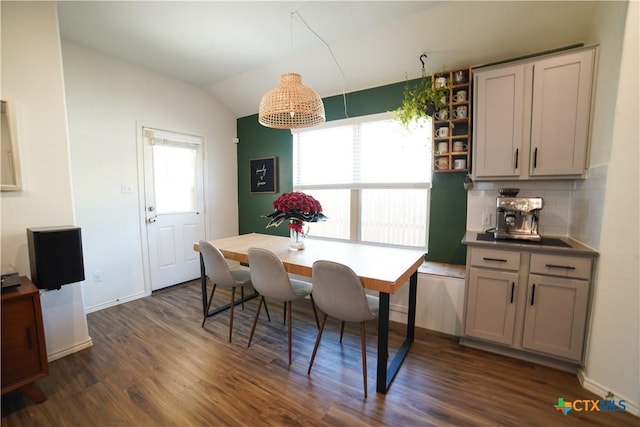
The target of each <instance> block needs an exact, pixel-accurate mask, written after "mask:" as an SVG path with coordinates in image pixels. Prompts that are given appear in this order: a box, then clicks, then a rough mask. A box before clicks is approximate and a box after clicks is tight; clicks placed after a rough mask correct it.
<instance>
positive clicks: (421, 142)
mask: <svg viewBox="0 0 640 427" xmlns="http://www.w3.org/2000/svg"><path fill="white" fill-rule="evenodd" d="M293 136H294V137H293V187H294V190H295V191H303V192H305V193H307V194H310V195H312V196H314V197H315V198H316V199H318V200H319V201H320V203H321V204H322V206H323V211H324V213H325V214H326V215H327V216H328V217H329V220H328V221H326V222H321V223H314V224H311V227H310V235H316V236H322V237H330V238H338V239H349V240H355V241H364V242H373V243H383V244H390V245H399V246H412V247H422V248H426V247H427V242H428V229H429V224H428V218H429V190H430V188H431V176H432V171H431V156H432V153H431V146H432V144H431V123H430V122H428V123H426V125H425V126H423V127H420V128H416V129H415V130H413V131H411V132H410V131H408V130H406V129H405V128H404V127H403V126H402V125H400V124H399V123H398V122H397V121H396V120H393V119H392V118H391V117H390V115H389V114H387V113H385V114H377V115H374V116H363V117H358V118H356V119H347V120H340V121H333V122H330V123H327V124H325V125H322V126H320V127H314V128H309V129H300V130H296V131H294V132H293Z"/></svg>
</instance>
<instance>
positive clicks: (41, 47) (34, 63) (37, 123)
mask: <svg viewBox="0 0 640 427" xmlns="http://www.w3.org/2000/svg"><path fill="white" fill-rule="evenodd" d="M1 31H2V94H1V96H2V98H3V99H13V100H14V101H15V102H16V108H17V113H18V114H17V116H18V117H17V118H18V132H19V133H18V136H19V141H18V142H19V149H20V156H21V165H22V174H23V184H24V189H23V191H21V192H17V193H2V196H1V197H2V199H1V201H2V263H10V264H13V265H14V266H15V267H16V268H17V269H18V271H19V272H20V274H21V275H26V276H30V268H29V255H28V249H27V235H26V229H27V228H29V227H39V226H51V225H74V224H76V221H75V215H74V206H73V191H72V185H71V176H70V174H69V170H70V168H69V144H68V135H67V116H66V109H65V98H64V83H63V76H62V63H61V56H60V39H59V36H58V20H57V16H56V5H55V3H53V2H46V3H21V2H3V3H2V28H1ZM41 303H42V314H43V318H44V328H45V337H46V345H47V354H48V356H49V359H50V360H53V359H57V358H59V357H62V356H64V355H66V354H68V353H72V352H74V351H77V350H78V349H80V348H84V347H87V346H90V345H91V339H90V338H89V335H88V331H87V322H86V317H85V314H84V307H83V300H82V287H81V285H80V284H69V285H65V286H63V287H62V289H60V290H55V291H48V292H44V293H42V295H41Z"/></svg>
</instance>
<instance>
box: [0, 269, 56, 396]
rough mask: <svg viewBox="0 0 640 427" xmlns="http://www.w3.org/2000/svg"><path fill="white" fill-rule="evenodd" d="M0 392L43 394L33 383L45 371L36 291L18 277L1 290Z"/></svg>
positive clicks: (40, 320) (23, 279)
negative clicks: (14, 285) (15, 391)
mask: <svg viewBox="0 0 640 427" xmlns="http://www.w3.org/2000/svg"><path fill="white" fill-rule="evenodd" d="M1 311H2V333H1V335H2V394H3V395H4V394H5V393H9V392H11V391H14V390H20V391H21V392H22V393H24V394H25V395H26V396H27V397H29V398H30V399H31V400H33V401H34V402H37V403H40V402H44V401H45V400H47V396H46V395H45V394H44V393H43V392H42V391H41V390H40V389H38V387H37V386H36V385H35V384H34V382H35V381H37V380H39V379H42V378H44V377H46V376H47V375H48V374H49V363H48V362H47V349H46V345H45V339H44V326H43V323H42V310H41V308H40V290H39V289H38V288H36V286H35V285H34V284H33V283H31V281H30V280H29V279H28V278H26V277H24V276H22V277H20V286H16V287H14V288H8V289H5V290H3V291H2V306H1Z"/></svg>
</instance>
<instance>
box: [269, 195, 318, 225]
mask: <svg viewBox="0 0 640 427" xmlns="http://www.w3.org/2000/svg"><path fill="white" fill-rule="evenodd" d="M273 208H274V209H275V211H274V212H271V213H270V214H269V215H263V216H264V217H266V218H269V223H268V224H267V228H269V227H278V226H279V225H280V224H282V222H283V221H285V220H287V219H290V220H292V221H291V222H290V223H289V228H291V229H293V230H296V231H297V232H298V233H300V234H304V230H303V228H302V223H303V222H318V221H325V220H326V219H327V217H326V216H324V214H323V213H322V205H320V202H318V201H317V200H316V199H314V198H313V197H311V196H309V195H308V194H305V193H301V192H299V191H294V192H291V193H284V194H282V195H281V196H280V197H278V198H277V199H275V200H274V201H273Z"/></svg>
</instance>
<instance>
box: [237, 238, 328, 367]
mask: <svg viewBox="0 0 640 427" xmlns="http://www.w3.org/2000/svg"><path fill="white" fill-rule="evenodd" d="M248 255H249V269H250V271H251V282H252V283H253V287H254V288H255V290H256V291H258V293H259V294H260V302H259V303H258V310H257V311H256V316H255V318H254V319H253V326H252V327H251V335H250V336H249V344H248V345H247V347H249V346H250V345H251V340H252V339H253V333H254V332H255V330H256V324H257V323H258V317H259V316H260V309H261V308H262V305H263V304H264V306H265V308H266V307H267V303H266V301H265V298H267V299H270V300H275V301H278V302H284V303H285V316H286V322H287V326H288V335H289V364H291V341H292V336H291V302H292V301H295V300H301V299H304V298H306V297H307V296H309V297H311V290H312V285H311V283H309V282H305V281H302V280H297V279H293V278H290V277H289V275H288V274H287V270H285V268H284V264H282V261H280V259H278V257H277V256H276V255H275V254H274V253H273V252H271V251H268V250H266V249H259V248H250V249H249V251H248ZM311 306H312V307H313V314H314V316H315V318H316V324H317V323H318V315H317V313H316V307H315V304H314V302H313V297H311Z"/></svg>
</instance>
